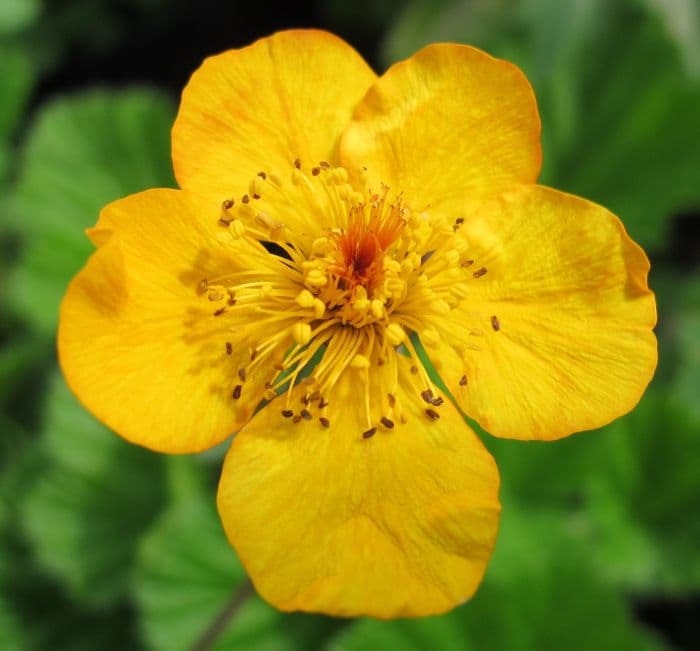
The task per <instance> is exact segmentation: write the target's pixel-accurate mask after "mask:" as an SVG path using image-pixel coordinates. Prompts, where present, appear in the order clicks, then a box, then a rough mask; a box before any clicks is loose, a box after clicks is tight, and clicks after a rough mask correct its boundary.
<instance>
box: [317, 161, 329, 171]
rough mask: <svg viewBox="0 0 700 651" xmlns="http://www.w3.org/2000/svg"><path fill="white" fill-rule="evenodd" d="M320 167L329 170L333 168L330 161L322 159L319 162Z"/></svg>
mask: <svg viewBox="0 0 700 651" xmlns="http://www.w3.org/2000/svg"><path fill="white" fill-rule="evenodd" d="M319 167H320V168H321V169H323V170H329V169H330V168H331V164H330V163H329V162H328V161H325V160H322V161H321V162H320V163H319Z"/></svg>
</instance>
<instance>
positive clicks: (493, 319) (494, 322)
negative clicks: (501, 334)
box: [491, 314, 501, 332]
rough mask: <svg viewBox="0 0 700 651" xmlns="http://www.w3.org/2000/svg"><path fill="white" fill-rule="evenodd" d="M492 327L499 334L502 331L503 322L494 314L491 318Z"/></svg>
mask: <svg viewBox="0 0 700 651" xmlns="http://www.w3.org/2000/svg"><path fill="white" fill-rule="evenodd" d="M491 327H492V328H493V329H494V330H495V331H496V332H498V331H499V330H500V329H501V322H500V321H499V320H498V317H497V316H496V315H495V314H494V315H493V316H492V317H491Z"/></svg>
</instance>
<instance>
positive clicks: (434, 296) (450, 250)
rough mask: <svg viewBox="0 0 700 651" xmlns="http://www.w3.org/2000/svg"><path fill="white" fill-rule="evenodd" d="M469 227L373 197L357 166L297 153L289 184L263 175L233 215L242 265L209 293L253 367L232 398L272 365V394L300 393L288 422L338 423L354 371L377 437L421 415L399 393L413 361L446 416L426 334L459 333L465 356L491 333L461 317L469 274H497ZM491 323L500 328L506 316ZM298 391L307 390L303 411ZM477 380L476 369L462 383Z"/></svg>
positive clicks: (431, 410)
mask: <svg viewBox="0 0 700 651" xmlns="http://www.w3.org/2000/svg"><path fill="white" fill-rule="evenodd" d="M285 216H288V220H289V222H291V223H293V224H294V228H293V229H292V228H290V227H288V226H287V223H286V221H285ZM463 223H464V218H462V217H458V218H456V219H452V220H450V219H447V218H445V217H443V216H440V215H435V214H431V213H429V212H428V211H427V210H417V209H416V207H415V206H409V205H407V204H406V203H405V201H404V199H403V197H402V196H401V195H391V194H390V189H389V188H386V187H383V188H381V191H380V192H378V193H376V192H371V191H368V192H367V193H366V194H362V193H359V192H357V191H356V190H355V189H354V188H353V186H352V185H351V184H350V183H349V175H348V173H347V171H346V170H345V169H343V168H340V167H332V166H331V165H330V164H329V163H327V162H325V161H321V162H320V163H318V165H315V166H313V167H311V169H310V170H308V172H307V171H305V170H304V168H303V166H302V163H301V161H299V160H296V161H294V164H293V166H292V167H291V175H290V178H285V179H282V178H281V177H280V176H278V175H277V174H275V173H274V172H270V171H261V172H259V173H258V174H256V175H255V176H254V177H253V179H252V180H251V182H250V184H249V187H248V192H247V193H246V194H244V195H242V196H241V197H238V198H228V199H226V200H225V201H224V202H223V203H222V208H221V214H220V216H219V224H220V225H221V226H222V227H224V228H226V229H228V232H229V233H230V236H231V237H232V238H233V239H234V240H235V241H236V242H240V241H242V240H246V242H245V243H246V245H247V246H245V247H240V250H241V251H242V259H241V263H240V268H237V269H235V270H231V272H230V273H228V274H227V275H226V276H225V277H222V278H218V279H211V278H210V279H203V280H202V281H201V282H200V284H199V287H198V291H199V293H200V294H202V295H203V296H206V297H207V299H208V301H210V302H211V303H212V307H213V308H214V309H213V310H212V313H213V316H214V317H217V318H220V320H221V322H222V330H223V331H224V332H230V336H229V337H227V338H226V339H225V341H224V353H225V355H227V356H228V357H232V356H237V359H236V361H237V362H238V363H240V366H239V367H238V368H237V382H236V384H235V385H234V387H233V389H232V391H231V396H232V399H234V400H239V399H241V397H242V396H243V395H244V391H245V384H246V381H247V379H248V378H250V377H252V376H254V375H256V374H258V373H265V374H266V381H265V384H264V386H265V393H264V397H265V399H266V400H272V399H273V398H275V397H276V396H277V395H278V394H279V393H280V392H282V391H284V390H287V398H286V403H285V406H284V408H283V409H281V416H282V417H283V418H286V419H291V420H292V421H293V422H295V423H299V422H302V421H312V420H316V421H317V422H318V423H319V425H320V426H321V427H329V426H330V424H331V422H330V419H329V415H328V406H329V401H332V400H333V390H334V387H335V385H336V383H337V382H338V379H339V378H340V376H341V375H342V374H343V373H345V372H353V373H356V374H357V375H358V378H359V379H360V380H361V382H362V385H363V386H364V392H365V400H364V403H365V405H364V409H365V412H366V421H367V429H366V430H364V431H363V432H361V436H362V437H363V438H365V439H368V438H371V437H372V436H374V434H375V433H376V432H377V431H379V430H385V431H391V430H393V429H394V428H395V426H396V424H397V423H398V424H403V423H405V422H407V420H408V416H407V410H406V409H405V406H403V405H402V404H401V399H400V398H399V395H400V393H401V392H399V390H398V387H399V363H400V362H399V359H400V358H401V357H403V358H404V363H405V362H406V361H410V362H412V366H411V367H410V368H411V378H412V384H413V386H414V389H415V394H416V399H419V400H421V401H422V402H423V403H425V406H424V408H423V411H424V413H425V417H426V418H427V420H428V421H436V420H438V419H439V418H440V413H439V408H440V406H441V405H442V404H443V403H444V399H443V398H442V397H440V396H439V395H437V390H436V388H435V386H434V384H433V382H432V380H431V379H430V377H429V375H428V373H427V372H426V370H425V369H424V368H423V366H422V364H420V363H419V362H418V360H419V355H418V350H417V349H416V339H415V337H416V336H417V337H418V338H419V339H420V341H421V342H422V344H424V345H425V346H426V347H429V348H431V349H436V348H439V347H440V345H442V340H443V339H444V338H445V337H447V336H449V337H450V345H452V346H453V347H454V348H455V349H456V350H457V351H458V352H459V351H460V350H466V349H470V350H478V349H479V344H478V343H475V341H474V340H475V339H476V340H478V338H479V337H480V336H483V330H481V329H479V328H473V329H471V330H469V331H466V332H464V333H455V332H454V331H453V330H452V323H451V322H450V319H449V318H448V317H449V314H450V312H451V311H452V310H453V309H454V308H455V307H457V305H458V304H459V303H460V302H461V301H463V299H464V298H465V297H466V296H467V294H468V292H469V282H470V281H471V280H475V279H479V278H481V277H483V276H484V275H485V274H486V273H487V269H486V268H485V267H483V266H479V265H477V264H475V261H474V260H473V259H470V258H469V256H468V255H467V249H468V245H467V243H466V242H465V240H464V239H463V238H460V237H458V234H459V230H460V227H461V226H462V224H463ZM229 317H230V318H229ZM490 323H491V326H492V328H493V330H494V331H497V330H499V328H500V322H499V320H498V318H497V317H496V316H493V315H492V316H491V317H490ZM234 337H235V339H234ZM234 340H235V342H236V344H235V345H234V343H233V341H234ZM241 346H242V348H241ZM240 350H245V351H246V354H245V358H242V357H241V354H240ZM270 369H272V370H271V371H270ZM267 375H269V377H267ZM298 385H300V386H302V387H303V388H304V391H303V394H302V398H301V402H300V404H299V405H294V404H292V391H291V389H292V388H293V387H295V386H298ZM466 385H467V377H466V374H465V375H463V376H462V377H461V378H459V386H460V387H465V386H466ZM295 395H298V393H295ZM403 395H406V394H405V391H404V392H403Z"/></svg>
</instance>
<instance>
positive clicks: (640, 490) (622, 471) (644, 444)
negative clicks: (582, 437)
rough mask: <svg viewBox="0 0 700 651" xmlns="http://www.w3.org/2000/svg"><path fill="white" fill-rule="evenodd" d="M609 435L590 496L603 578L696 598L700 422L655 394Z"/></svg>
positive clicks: (592, 532) (699, 536)
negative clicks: (693, 594)
mask: <svg viewBox="0 0 700 651" xmlns="http://www.w3.org/2000/svg"><path fill="white" fill-rule="evenodd" d="M602 434H603V437H602V441H603V442H604V443H605V449H604V450H603V455H602V456H601V471H600V472H599V473H597V474H596V475H595V476H592V477H591V478H590V486H589V489H588V495H589V499H590V513H591V516H590V522H589V525H588V526H589V531H588V536H589V539H590V541H591V543H592V547H591V548H592V550H593V557H594V559H595V560H596V562H597V564H598V566H599V567H600V568H601V571H602V572H604V573H605V574H606V575H608V576H610V577H611V578H613V579H615V580H618V581H620V582H621V583H623V584H624V585H625V586H626V587H627V588H632V589H636V590H638V591H639V590H646V591H656V592H658V591H661V592H664V593H667V594H669V593H671V594H674V593H681V594H682V593H687V592H690V591H697V589H698V587H700V558H699V557H698V554H697V541H698V540H700V473H698V471H697V459H698V457H699V456H700V420H698V419H697V418H694V417H693V416H692V415H691V414H689V413H688V411H687V409H686V408H685V407H684V405H683V404H682V403H680V402H679V401H678V399H677V398H676V397H675V396H673V395H672V394H669V393H666V392H660V391H652V392H648V393H647V395H646V397H645V398H644V400H643V401H642V403H640V405H639V406H638V407H637V409H636V410H635V411H634V412H632V413H631V414H629V415H628V416H626V417H625V418H623V419H620V420H618V421H616V422H615V423H613V424H612V425H609V426H608V427H607V428H606V429H605V430H604V431H603V432H602Z"/></svg>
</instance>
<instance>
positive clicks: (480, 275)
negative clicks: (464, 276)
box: [472, 267, 488, 278]
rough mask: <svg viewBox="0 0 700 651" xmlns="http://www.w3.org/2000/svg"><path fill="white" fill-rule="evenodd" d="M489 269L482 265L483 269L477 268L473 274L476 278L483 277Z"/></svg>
mask: <svg viewBox="0 0 700 651" xmlns="http://www.w3.org/2000/svg"><path fill="white" fill-rule="evenodd" d="M487 271H488V270H487V269H486V267H481V269H477V270H476V271H475V272H474V273H473V274H472V276H474V278H481V277H482V276H483V275H484V274H485V273H486V272H487Z"/></svg>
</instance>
